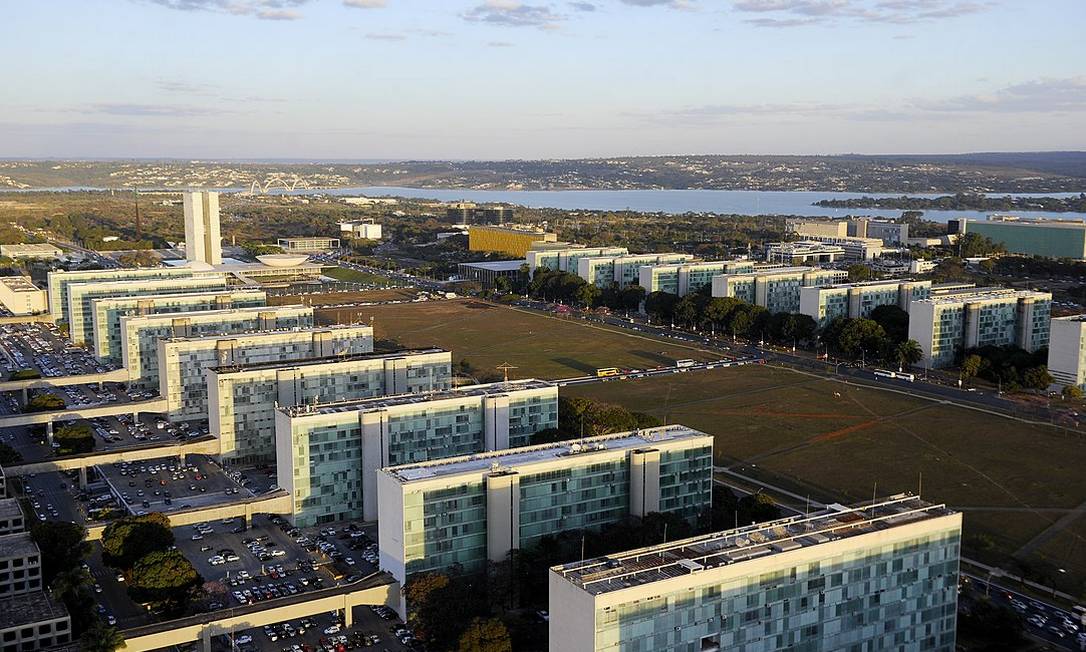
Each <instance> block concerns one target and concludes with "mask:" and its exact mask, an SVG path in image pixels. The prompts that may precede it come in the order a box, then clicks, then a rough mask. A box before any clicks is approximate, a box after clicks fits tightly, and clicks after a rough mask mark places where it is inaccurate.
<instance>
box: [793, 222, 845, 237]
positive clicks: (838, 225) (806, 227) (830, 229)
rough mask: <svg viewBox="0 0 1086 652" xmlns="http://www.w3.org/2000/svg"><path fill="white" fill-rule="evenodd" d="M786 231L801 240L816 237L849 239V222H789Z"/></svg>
mask: <svg viewBox="0 0 1086 652" xmlns="http://www.w3.org/2000/svg"><path fill="white" fill-rule="evenodd" d="M785 229H786V230H787V231H788V232H789V233H795V234H796V235H797V236H799V237H800V238H810V237H814V236H822V237H830V238H845V237H848V222H847V221H845V220H787V221H786V222H785Z"/></svg>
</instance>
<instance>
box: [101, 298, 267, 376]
mask: <svg viewBox="0 0 1086 652" xmlns="http://www.w3.org/2000/svg"><path fill="white" fill-rule="evenodd" d="M266 304H267V293H266V292H265V291H264V290H261V289H257V288H234V289H227V288H225V287H221V288H219V287H216V288H212V289H211V290H209V291H204V290H203V289H202V288H197V289H194V290H193V291H192V292H183V293H179V294H134V295H132V294H129V295H126V296H115V297H101V298H96V299H91V332H92V336H93V338H94V339H93V340H92V341H91V342H90V344H92V345H93V347H94V354H95V355H96V356H97V357H98V359H99V360H101V361H102V362H121V361H123V359H124V338H123V337H122V333H121V317H127V316H135V315H164V314H172V313H179V312H201V311H205V310H231V309H234V308H253V307H257V306H264V305H266Z"/></svg>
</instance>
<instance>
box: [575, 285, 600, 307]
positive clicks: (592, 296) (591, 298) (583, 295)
mask: <svg viewBox="0 0 1086 652" xmlns="http://www.w3.org/2000/svg"><path fill="white" fill-rule="evenodd" d="M599 298H600V289H599V288H598V287H596V286H595V285H592V284H591V283H584V284H582V285H581V286H580V287H578V288H577V291H576V293H575V294H574V299H575V302H576V303H577V304H579V305H581V306H584V307H585V308H591V307H593V306H594V305H596V302H597V301H598V300H599Z"/></svg>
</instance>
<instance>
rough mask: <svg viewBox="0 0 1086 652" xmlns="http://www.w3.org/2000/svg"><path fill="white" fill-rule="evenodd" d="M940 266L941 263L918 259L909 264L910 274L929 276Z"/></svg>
mask: <svg viewBox="0 0 1086 652" xmlns="http://www.w3.org/2000/svg"><path fill="white" fill-rule="evenodd" d="M938 266H939V263H937V262H935V261H934V260H924V259H922V258H917V259H915V260H912V261H910V262H909V273H910V274H927V273H928V272H931V271H934V270H935V268H936V267H938Z"/></svg>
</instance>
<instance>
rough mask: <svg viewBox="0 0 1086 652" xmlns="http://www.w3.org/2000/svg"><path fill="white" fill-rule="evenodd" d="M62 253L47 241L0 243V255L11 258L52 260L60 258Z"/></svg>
mask: <svg viewBox="0 0 1086 652" xmlns="http://www.w3.org/2000/svg"><path fill="white" fill-rule="evenodd" d="M63 253H64V252H63V251H61V250H60V247H54V246H53V245H51V244H48V243H36V244H6V245H0V256H3V257H4V258H11V259H13V260H20V259H24V260H25V259H36V260H52V259H54V258H60V257H61V255H63Z"/></svg>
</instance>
